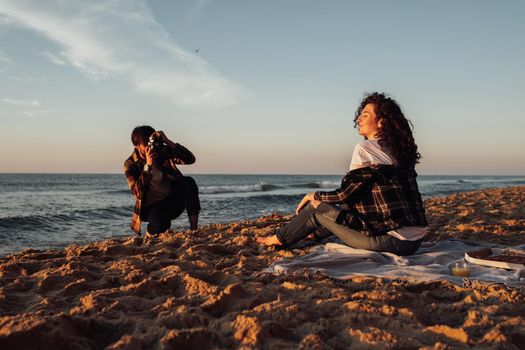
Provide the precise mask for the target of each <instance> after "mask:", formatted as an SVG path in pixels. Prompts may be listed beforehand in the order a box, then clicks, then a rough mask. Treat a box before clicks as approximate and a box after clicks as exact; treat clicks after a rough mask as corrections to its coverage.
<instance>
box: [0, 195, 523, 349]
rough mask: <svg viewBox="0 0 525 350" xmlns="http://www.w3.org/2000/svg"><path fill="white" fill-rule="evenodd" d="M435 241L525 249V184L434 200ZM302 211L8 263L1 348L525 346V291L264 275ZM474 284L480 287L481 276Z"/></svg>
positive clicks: (428, 204)
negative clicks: (265, 243) (267, 242)
mask: <svg viewBox="0 0 525 350" xmlns="http://www.w3.org/2000/svg"><path fill="white" fill-rule="evenodd" d="M424 203H425V208H426V211H427V217H428V221H429V225H430V230H429V234H428V236H427V237H426V240H443V239H447V238H460V239H469V240H474V241H483V242H491V243H494V244H504V245H509V246H513V245H518V244H523V238H524V237H525V209H524V208H523V205H522V204H523V203H525V186H519V187H509V188H494V189H486V190H479V191H474V192H461V193H455V194H452V195H449V196H444V197H434V198H428V199H425V201H424ZM290 217H291V215H285V216H283V215H277V214H275V215H269V216H265V217H261V218H258V219H256V220H245V221H239V222H232V223H228V224H213V225H207V226H205V227H203V228H201V229H200V230H199V231H197V232H191V231H179V232H173V233H169V234H168V233H166V234H162V235H160V236H159V237H150V238H139V237H128V238H122V239H109V240H106V241H101V242H94V243H90V244H86V245H71V246H68V247H66V248H65V249H55V250H46V251H37V250H25V251H23V252H18V253H15V254H9V255H6V256H3V257H0V348H2V349H3V348H5V349H15V348H16V349H26V348H27V349H34V348H38V347H40V348H53V349H61V348H78V349H83V348H85V349H90V348H109V349H142V348H197V347H200V348H203V349H204V348H217V349H223V348H224V349H229V348H246V349H251V348H253V349H255V348H262V349H272V348H281V349H287V348H289V349H295V348H304V349H345V348H348V347H350V346H351V347H352V348H355V349H360V348H363V349H365V348H370V347H377V348H400V347H404V348H427V349H446V348H471V347H472V346H484V347H485V348H489V349H490V348H494V349H496V348H502V347H505V348H508V349H514V348H515V349H518V348H519V346H520V344H525V321H524V316H525V306H524V305H525V291H523V290H521V289H514V288H507V287H505V286H502V285H495V284H487V283H472V284H471V285H469V286H457V285H454V284H452V283H450V282H448V281H435V282H430V283H428V282H427V283H414V282H410V281H408V280H403V279H394V280H389V279H385V278H373V277H366V276H361V277H355V278H352V279H350V280H348V281H345V282H343V281H337V280H333V279H330V278H328V277H326V276H324V275H322V274H314V273H311V272H308V271H300V272H297V273H293V274H287V275H277V276H276V275H272V274H269V273H262V272H261V271H262V270H263V269H264V268H265V267H267V266H269V265H270V264H271V263H273V262H275V261H278V260H280V259H282V258H290V257H293V256H300V255H304V254H306V252H307V251H308V249H307V248H300V249H294V250H292V251H285V250H276V249H274V248H271V247H270V248H264V247H260V246H258V245H257V244H256V242H255V238H256V237H259V236H264V235H269V234H271V233H272V232H273V231H274V230H275V229H276V228H278V227H280V226H281V225H284V224H285V223H286V222H287V221H288V220H289V219H290ZM474 282H475V281H474Z"/></svg>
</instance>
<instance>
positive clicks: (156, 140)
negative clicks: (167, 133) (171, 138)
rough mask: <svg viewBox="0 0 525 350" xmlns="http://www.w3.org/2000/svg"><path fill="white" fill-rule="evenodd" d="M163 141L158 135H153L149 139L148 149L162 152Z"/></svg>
mask: <svg viewBox="0 0 525 350" xmlns="http://www.w3.org/2000/svg"><path fill="white" fill-rule="evenodd" d="M162 145H163V143H162V140H161V139H160V137H159V135H158V134H156V133H153V134H151V136H150V137H149V141H148V147H149V148H150V149H151V150H153V151H155V152H157V153H158V152H160V150H161V149H162Z"/></svg>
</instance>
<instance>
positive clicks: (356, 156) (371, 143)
mask: <svg viewBox="0 0 525 350" xmlns="http://www.w3.org/2000/svg"><path fill="white" fill-rule="evenodd" d="M373 164H387V165H397V161H396V159H395V158H394V157H393V156H392V155H390V154H389V153H388V152H385V151H384V150H383V149H382V148H381V146H380V145H379V142H378V140H364V141H361V142H359V143H358V144H357V145H356V146H355V148H354V153H353V154H352V161H351V162H350V171H352V170H355V169H359V168H364V167H367V166H369V165H373ZM427 229H428V227H421V226H403V227H400V228H398V229H397V230H392V231H388V234H389V235H391V236H394V237H395V238H397V239H400V240H403V241H417V240H419V239H421V238H423V237H425V234H426V233H427Z"/></svg>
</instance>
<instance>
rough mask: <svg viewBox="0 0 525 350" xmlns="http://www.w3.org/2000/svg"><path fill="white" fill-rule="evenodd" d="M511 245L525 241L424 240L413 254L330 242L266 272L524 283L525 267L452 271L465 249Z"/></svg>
mask: <svg viewBox="0 0 525 350" xmlns="http://www.w3.org/2000/svg"><path fill="white" fill-rule="evenodd" d="M486 247H491V248H512V249H518V250H524V251H525V244H524V245H520V246H515V247H502V246H501V245H495V244H488V243H474V242H471V241H463V240H459V239H448V240H444V241H440V242H437V243H432V242H424V243H423V244H422V245H421V247H420V248H419V250H418V251H417V252H416V254H414V255H410V256H398V255H395V254H392V253H378V252H373V251H369V250H364V249H354V248H350V247H348V246H346V245H343V244H337V243H327V244H325V245H321V246H316V247H314V248H313V249H312V250H311V251H310V253H309V254H306V255H304V256H300V257H295V258H291V259H283V260H280V261H277V262H275V263H274V264H272V265H271V266H270V267H269V268H268V270H267V271H270V272H277V273H283V272H292V271H297V270H298V269H309V270H311V271H314V272H321V273H323V274H325V275H327V276H330V277H333V278H336V279H349V278H351V277H352V276H356V275H361V276H362V275H368V276H381V277H387V278H392V279H396V278H399V277H402V278H406V279H409V280H413V281H416V282H426V281H435V280H448V281H451V282H453V283H456V284H460V285H461V284H468V283H469V281H472V280H478V281H483V282H495V283H504V284H506V285H508V286H513V287H524V286H525V269H520V270H505V269H498V268H493V267H485V266H480V265H474V264H471V265H470V277H468V278H464V277H456V276H452V275H451V274H450V272H449V268H448V265H449V264H451V263H453V262H456V261H463V259H464V256H465V252H469V251H475V250H479V249H482V248H486Z"/></svg>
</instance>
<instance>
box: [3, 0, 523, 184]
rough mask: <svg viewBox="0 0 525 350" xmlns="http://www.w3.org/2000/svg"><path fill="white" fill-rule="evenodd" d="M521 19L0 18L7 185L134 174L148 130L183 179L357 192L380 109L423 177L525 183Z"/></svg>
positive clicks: (192, 11)
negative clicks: (401, 126)
mask: <svg viewBox="0 0 525 350" xmlns="http://www.w3.org/2000/svg"><path fill="white" fill-rule="evenodd" d="M523 18H525V2H524V1H519V0H516V1H511V0H507V1H477V0H476V1H468V0H463V1H425V0H422V1H415V0H413V1H402V0H399V1H373V2H368V1H342V0H341V1H331V0H327V1H309V0H295V1H294V0H288V1H250V0H238V1H235V0H226V1H217V0H195V1H190V0H187V1H167V0H149V1H146V0H106V1H97V0H93V1H82V0H68V1H61V0H47V1H39V0H33V1H27V0H0V123H1V124H0V125H1V135H2V136H1V138H0V173H6V172H7V173H12V172H15V173H17V172H20V173H28V172H29V173H120V172H122V170H123V163H124V160H125V159H126V158H127V157H128V156H129V154H130V153H131V152H132V145H131V141H130V134H131V131H132V129H133V128H134V127H135V126H137V125H144V124H148V125H151V126H153V127H154V128H155V129H157V130H163V131H164V132H165V133H166V135H167V136H168V137H169V138H170V139H171V140H173V141H174V142H179V143H181V144H183V145H185V146H186V147H188V148H189V149H190V150H192V151H193V152H194V153H195V155H196V157H197V162H196V163H195V164H194V165H191V166H182V167H181V168H182V171H183V172H185V173H210V174H230V173H231V174H239V173H240V174H344V173H345V172H346V171H347V169H348V165H349V163H350V158H351V155H352V150H353V148H354V146H355V144H356V143H358V142H359V141H360V140H361V139H362V138H361V137H359V136H358V135H357V132H356V130H355V129H354V125H353V121H352V120H353V118H354V113H355V110H356V108H357V106H358V105H359V102H360V100H361V99H362V97H363V96H364V94H365V93H367V92H373V91H379V92H385V93H388V94H390V96H391V97H393V98H394V99H396V100H397V101H398V102H399V103H400V105H401V106H402V108H403V111H404V113H405V115H406V116H407V118H408V119H410V120H411V121H412V123H413V125H414V137H415V140H416V143H417V145H418V147H419V150H420V152H421V154H422V156H423V158H422V160H421V163H420V164H419V165H418V167H417V170H418V172H419V173H420V174H424V175H445V174H446V175H524V174H525V137H523V132H524V131H525V115H524V112H523V107H522V103H523V102H522V101H523V94H524V92H525V69H524V66H523V62H525V41H524V38H525V21H523Z"/></svg>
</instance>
